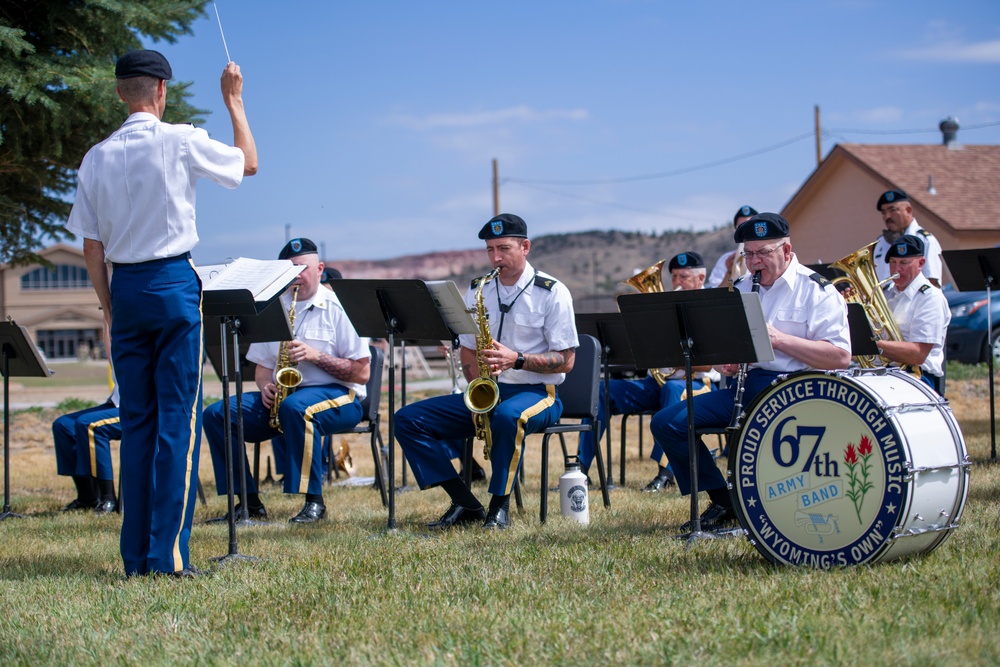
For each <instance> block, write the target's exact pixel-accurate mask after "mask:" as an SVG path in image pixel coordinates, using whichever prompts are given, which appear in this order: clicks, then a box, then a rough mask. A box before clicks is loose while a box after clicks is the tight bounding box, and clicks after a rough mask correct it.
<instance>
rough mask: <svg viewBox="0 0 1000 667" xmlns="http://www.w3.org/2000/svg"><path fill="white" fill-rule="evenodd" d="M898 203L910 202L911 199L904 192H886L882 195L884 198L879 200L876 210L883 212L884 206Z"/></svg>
mask: <svg viewBox="0 0 1000 667" xmlns="http://www.w3.org/2000/svg"><path fill="white" fill-rule="evenodd" d="M898 201H910V198H909V197H907V196H906V193H905V192H903V191H902V190H886V191H885V192H883V193H882V196H881V197H879V198H878V203H877V204H875V208H877V209H878V210H880V211H881V210H882V206H883V204H893V203H895V202H898Z"/></svg>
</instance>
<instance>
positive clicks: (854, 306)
mask: <svg viewBox="0 0 1000 667" xmlns="http://www.w3.org/2000/svg"><path fill="white" fill-rule="evenodd" d="M847 324H848V326H849V327H850V329H851V354H852V355H853V356H855V357H872V356H878V338H876V337H875V332H874V331H872V325H871V322H869V321H868V315H866V314H865V307H864V306H862V305H861V304H860V303H849V304H847Z"/></svg>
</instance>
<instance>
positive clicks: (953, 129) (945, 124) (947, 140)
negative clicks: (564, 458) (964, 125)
mask: <svg viewBox="0 0 1000 667" xmlns="http://www.w3.org/2000/svg"><path fill="white" fill-rule="evenodd" d="M938 129H940V130H941V135H942V138H943V144H944V145H945V146H948V147H949V148H952V144H955V143H957V142H958V119H957V118H953V117H951V116H948V117H947V118H945V119H944V120H943V121H941V123H940V124H939V125H938Z"/></svg>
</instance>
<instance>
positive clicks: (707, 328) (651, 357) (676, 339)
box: [618, 288, 774, 543]
mask: <svg viewBox="0 0 1000 667" xmlns="http://www.w3.org/2000/svg"><path fill="white" fill-rule="evenodd" d="M744 302H746V304H747V305H746V306H745V305H744ZM618 307H619V308H620V309H621V312H622V319H623V320H624V322H625V330H626V332H627V334H628V340H629V345H630V347H631V348H632V354H633V355H634V357H635V363H636V364H637V365H639V366H645V367H647V368H660V367H662V366H675V367H677V366H681V365H683V366H684V372H685V384H686V385H687V398H686V399H685V400H686V401H687V419H688V456H689V457H690V459H691V461H690V466H691V467H690V471H691V473H690V474H691V525H692V526H693V529H692V531H691V533H690V534H688V535H683V536H682V537H686V538H687V540H688V543H693V542H695V541H697V540H698V539H703V538H714V537H715V536H714V535H711V534H709V533H704V532H702V530H701V516H700V514H699V512H698V452H697V444H698V443H697V442H696V439H695V427H694V410H693V404H694V397H693V396H692V393H693V391H692V390H693V387H692V381H691V367H692V366H717V365H721V364H739V363H752V362H755V361H758V360H766V359H767V355H766V354H764V353H759V352H758V349H761V350H763V349H764V346H765V344H766V347H767V348H768V349H769V348H770V341H768V340H767V329H766V327H764V328H763V331H761V330H760V329H759V328H758V329H756V330H755V331H754V332H753V333H751V328H750V323H749V320H748V311H747V309H748V308H755V313H754V317H755V320H756V321H757V322H758V326H759V325H760V324H763V319H764V318H763V312H762V311H761V308H760V299H759V298H758V297H756V296H751V295H750V294H746V295H744V294H742V293H740V292H734V291H730V290H729V289H726V288H717V289H704V290H687V291H681V292H653V293H645V294H623V295H621V296H619V297H618ZM719 322H725V323H726V326H724V327H720V326H719ZM650 331H656V332H657V335H656V336H650V335H649V332H650ZM770 358H772V359H773V358H774V357H773V353H771V356H770Z"/></svg>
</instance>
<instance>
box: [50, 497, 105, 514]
mask: <svg viewBox="0 0 1000 667" xmlns="http://www.w3.org/2000/svg"><path fill="white" fill-rule="evenodd" d="M95 507H97V501H96V500H89V501H88V500H80V499H79V498H74V499H73V502H71V503H70V504H69V505H66V507H64V508H62V509H61V510H59V511H60V512H77V511H80V510H92V509H94V508H95Z"/></svg>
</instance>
